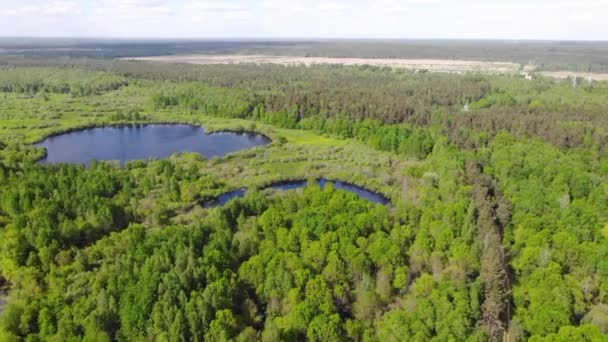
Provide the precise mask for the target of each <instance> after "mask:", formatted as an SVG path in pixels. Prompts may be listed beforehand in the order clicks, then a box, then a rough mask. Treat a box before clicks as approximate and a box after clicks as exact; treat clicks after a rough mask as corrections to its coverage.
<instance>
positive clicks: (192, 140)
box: [36, 124, 271, 165]
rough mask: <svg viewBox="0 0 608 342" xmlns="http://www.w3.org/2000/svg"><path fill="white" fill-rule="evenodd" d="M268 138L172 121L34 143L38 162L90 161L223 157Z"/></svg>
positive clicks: (91, 131)
mask: <svg viewBox="0 0 608 342" xmlns="http://www.w3.org/2000/svg"><path fill="white" fill-rule="evenodd" d="M270 142H271V140H270V139H269V138H267V137H266V136H264V135H262V134H257V133H249V132H217V133H211V134H206V133H205V128H204V127H197V126H190V125H173V124H152V125H126V126H109V127H99V128H91V129H84V130H80V131H74V132H70V133H65V134H61V135H57V136H52V137H49V138H47V139H45V140H44V141H42V142H40V143H38V144H36V146H37V147H44V148H46V150H47V156H46V157H45V158H44V159H42V160H40V163H42V164H47V163H76V164H86V165H88V164H89V163H90V162H92V161H93V160H118V161H120V162H121V163H125V162H127V161H129V160H141V159H148V158H159V159H162V158H167V157H169V156H171V155H172V154H173V153H177V152H195V153H200V154H201V155H203V156H205V157H207V158H213V157H223V156H225V155H227V154H229V153H232V152H237V151H241V150H245V149H249V148H253V147H256V146H262V145H268V144H269V143H270Z"/></svg>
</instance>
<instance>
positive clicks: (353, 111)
mask: <svg viewBox="0 0 608 342" xmlns="http://www.w3.org/2000/svg"><path fill="white" fill-rule="evenodd" d="M5 62H6V63H8V64H9V65H14V66H26V65H29V66H31V65H34V66H36V65H44V66H60V67H62V68H68V69H88V70H97V71H107V72H111V73H112V74H118V75H122V76H124V77H127V78H129V79H137V78H144V79H149V80H155V81H159V82H163V83H162V85H161V84H156V87H157V88H158V87H159V86H160V88H162V89H164V92H163V93H160V94H159V93H157V92H156V97H155V99H154V102H155V104H156V105H158V106H161V107H168V106H170V107H175V106H181V107H182V108H187V109H188V110H191V111H201V112H203V111H209V112H212V111H214V110H215V111H216V112H222V113H223V112H227V111H230V112H231V113H230V115H231V116H241V117H243V116H247V115H248V114H249V113H250V112H251V111H252V110H254V109H255V108H258V107H259V108H261V109H263V110H264V112H265V113H271V114H273V115H274V114H276V113H283V114H284V115H277V116H276V117H274V118H272V119H271V120H268V121H272V122H273V123H276V122H278V123H280V124H281V125H282V126H290V125H293V123H294V122H298V121H299V120H301V119H303V118H307V117H319V116H320V117H323V118H335V117H344V118H347V119H349V120H354V121H363V120H365V119H370V120H378V121H380V122H382V123H384V124H403V123H407V124H410V125H413V126H416V127H428V126H438V127H441V128H442V130H443V132H444V134H446V135H448V136H449V137H450V138H451V140H452V142H453V143H455V144H457V145H459V146H461V147H464V148H467V149H476V148H478V147H481V146H486V145H487V144H488V142H489V141H490V140H491V139H492V137H494V136H495V135H497V134H499V133H500V132H503V131H507V132H509V133H511V134H513V135H515V136H517V137H530V138H539V139H542V140H544V141H547V142H550V143H552V144H555V145H556V146H559V147H560V148H576V147H580V146H584V147H590V146H599V147H602V146H606V145H608V144H607V141H606V138H605V136H606V135H605V133H604V132H606V131H607V130H608V119H606V116H605V115H603V113H605V111H606V108H607V107H608V103H607V102H606V99H605V96H603V94H605V93H606V91H607V86H606V84H605V83H599V82H595V83H591V84H586V83H584V84H581V85H579V86H578V87H576V88H573V87H572V83H571V82H570V81H569V80H565V81H562V82H555V81H553V80H543V79H539V80H532V81H528V80H524V79H523V78H517V77H507V76H490V75H446V74H436V73H418V74H416V73H412V72H408V71H399V70H391V69H388V68H375V67H366V66H361V67H344V66H314V67H304V66H299V67H288V66H280V65H259V66H258V65H230V66H226V65H188V64H153V63H144V62H132V61H131V62H130V61H103V60H86V61H85V60H52V59H51V60H28V59H25V60H13V59H5ZM167 80H171V81H174V82H185V81H188V82H197V83H199V84H200V83H202V84H203V85H204V86H202V85H199V87H201V88H198V89H197V88H196V87H195V86H192V85H184V84H177V83H173V84H172V85H167V82H166V81H167ZM152 94H154V92H153V93H152ZM152 94H151V96H154V95H152ZM231 96H234V98H233V99H231V98H230V97H231ZM245 103H246V105H245ZM467 108H468V110H467Z"/></svg>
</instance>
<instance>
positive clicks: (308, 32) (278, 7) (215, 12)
mask: <svg viewBox="0 0 608 342" xmlns="http://www.w3.org/2000/svg"><path fill="white" fill-rule="evenodd" d="M0 2H2V3H3V5H2V6H1V7H0V35H9V36H10V35H13V36H23V35H33V36H40V35H47V36H48V35H72V36H82V35H85V34H86V35H94V36H97V35H105V36H108V35H109V36H131V37H133V36H147V37H161V36H162V37H180V36H189V37H212V36H214V37H215V36H217V37H227V36H231V37H282V38H288V37H345V38H381V37H382V38H416V37H419V38H458V37H460V38H513V39H521V38H531V39H604V40H606V39H608V25H605V23H604V21H605V20H604V17H605V15H604V13H608V0H595V1H593V0H577V1H573V0H492V1H489V0H458V1H455V0H290V1H289V2H287V1H282V0H53V1H48V2H44V1H43V0H0ZM6 2H8V3H6ZM32 23H36V24H35V25H32Z"/></svg>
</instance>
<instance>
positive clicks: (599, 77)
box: [538, 71, 608, 81]
mask: <svg viewBox="0 0 608 342" xmlns="http://www.w3.org/2000/svg"><path fill="white" fill-rule="evenodd" d="M538 74H539V75H543V76H545V77H552V78H559V79H565V78H573V77H580V78H583V79H585V80H589V79H591V80H593V81H608V73H606V74H604V73H592V72H576V71H543V72H539V73H538Z"/></svg>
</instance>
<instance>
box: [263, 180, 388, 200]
mask: <svg viewBox="0 0 608 342" xmlns="http://www.w3.org/2000/svg"><path fill="white" fill-rule="evenodd" d="M330 183H331V184H333V185H334V186H335V187H336V189H338V190H345V191H348V192H352V193H354V194H355V195H357V196H359V197H360V198H363V199H366V200H368V201H371V202H373V203H378V204H382V205H387V204H389V203H390V202H391V201H390V200H389V199H388V198H387V197H386V196H384V195H382V194H380V193H377V192H374V191H371V190H369V189H366V188H363V187H360V186H358V185H355V184H352V183H348V182H343V181H339V180H327V179H325V178H321V179H319V180H317V184H318V185H319V186H320V187H321V189H324V188H325V186H326V185H327V184H330ZM307 185H308V181H306V180H295V181H284V182H277V183H274V184H271V185H270V186H268V187H266V188H265V189H275V190H285V191H288V190H295V189H299V188H304V187H306V186H307Z"/></svg>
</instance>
